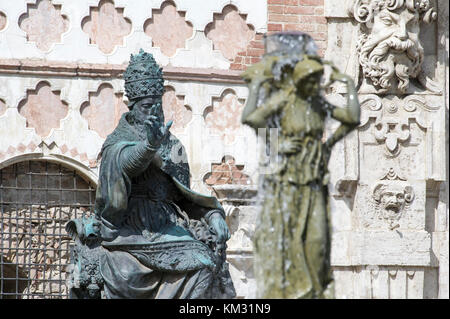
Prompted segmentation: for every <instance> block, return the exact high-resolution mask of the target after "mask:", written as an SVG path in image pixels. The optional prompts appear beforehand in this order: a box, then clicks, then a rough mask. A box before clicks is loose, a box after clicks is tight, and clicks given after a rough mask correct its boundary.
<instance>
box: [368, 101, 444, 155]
mask: <svg viewBox="0 0 450 319" xmlns="http://www.w3.org/2000/svg"><path fill="white" fill-rule="evenodd" d="M361 100H362V102H361V106H362V108H363V111H364V112H363V113H362V117H361V125H360V128H361V129H363V130H364V127H365V125H366V124H367V123H368V121H369V119H370V118H373V119H374V123H373V131H372V132H373V137H374V138H375V140H376V142H377V143H379V144H384V146H385V155H386V156H387V157H388V158H392V157H396V156H398V155H399V153H400V152H401V149H402V147H401V145H405V144H408V145H410V146H412V145H415V142H411V123H412V122H415V123H417V125H418V126H419V127H420V129H423V130H427V129H428V124H427V120H426V117H424V116H422V115H421V112H423V111H426V112H433V111H435V110H437V109H438V108H439V106H431V105H429V103H427V102H426V101H425V100H424V99H423V98H422V97H420V96H417V95H410V96H407V97H406V98H404V99H400V98H398V97H394V96H387V97H386V98H385V99H381V98H380V97H378V96H376V95H373V94H369V95H367V96H362V97H361Z"/></svg>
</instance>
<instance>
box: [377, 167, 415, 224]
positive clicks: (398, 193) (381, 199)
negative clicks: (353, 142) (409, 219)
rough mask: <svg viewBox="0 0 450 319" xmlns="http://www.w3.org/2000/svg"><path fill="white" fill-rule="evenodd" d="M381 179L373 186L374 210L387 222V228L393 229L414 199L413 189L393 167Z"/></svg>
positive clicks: (379, 217)
mask: <svg viewBox="0 0 450 319" xmlns="http://www.w3.org/2000/svg"><path fill="white" fill-rule="evenodd" d="M381 180H382V181H381V182H379V183H377V184H376V185H375V187H374V188H373V194H372V196H373V199H374V201H375V210H376V214H377V215H378V216H377V217H378V219H383V220H385V221H386V222H388V223H389V229H391V230H393V229H395V228H397V227H399V226H400V225H399V223H398V220H399V219H400V218H401V217H402V214H403V211H404V210H405V209H408V207H409V205H410V204H411V202H412V201H413V200H414V191H413V189H412V187H411V186H410V185H409V184H407V183H405V181H406V179H404V178H402V177H400V176H399V175H397V173H395V171H394V169H393V168H391V169H390V170H389V172H388V173H387V174H386V175H385V176H384V177H383V178H382V179H381Z"/></svg>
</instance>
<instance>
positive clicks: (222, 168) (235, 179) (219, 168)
mask: <svg viewBox="0 0 450 319" xmlns="http://www.w3.org/2000/svg"><path fill="white" fill-rule="evenodd" d="M243 170H244V165H236V161H235V159H234V157H233V156H228V155H226V156H224V157H223V158H222V162H221V163H216V164H212V165H211V173H208V174H206V176H205V177H204V178H203V181H204V182H205V183H206V184H207V185H208V186H212V185H224V184H237V185H248V184H250V183H251V181H250V178H249V176H248V175H246V174H244V173H243Z"/></svg>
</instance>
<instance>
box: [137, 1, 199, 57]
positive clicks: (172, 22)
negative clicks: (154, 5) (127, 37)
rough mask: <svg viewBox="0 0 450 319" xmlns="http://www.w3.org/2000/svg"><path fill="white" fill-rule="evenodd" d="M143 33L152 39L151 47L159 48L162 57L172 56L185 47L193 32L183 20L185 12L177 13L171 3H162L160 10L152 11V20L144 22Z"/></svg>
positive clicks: (188, 23) (189, 24)
mask: <svg viewBox="0 0 450 319" xmlns="http://www.w3.org/2000/svg"><path fill="white" fill-rule="evenodd" d="M168 26H170V27H168ZM144 32H145V33H146V34H147V35H148V36H149V37H151V38H152V41H153V46H155V47H159V48H161V51H162V53H163V54H164V55H166V56H173V55H174V54H175V53H176V51H177V49H178V48H184V47H185V43H186V40H187V39H189V38H190V37H192V34H193V32H194V31H193V27H192V24H191V23H190V22H188V21H186V20H185V12H182V11H177V8H176V6H175V4H174V3H173V2H172V1H164V2H163V3H162V5H161V9H159V10H153V12H152V18H151V19H148V20H147V21H145V23H144Z"/></svg>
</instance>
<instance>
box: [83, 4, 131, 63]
mask: <svg viewBox="0 0 450 319" xmlns="http://www.w3.org/2000/svg"><path fill="white" fill-rule="evenodd" d="M81 27H82V29H83V31H84V32H86V33H87V34H89V42H90V43H91V44H96V45H97V46H98V48H99V49H100V51H102V52H103V53H106V54H108V53H112V52H113V50H114V48H115V47H116V46H118V45H123V39H124V37H125V36H127V35H128V34H130V32H131V20H129V19H127V18H125V17H124V16H123V8H116V7H115V6H114V2H113V1H112V0H101V1H100V2H99V4H98V6H97V7H90V9H89V16H87V17H85V18H84V19H83V21H82V22H81Z"/></svg>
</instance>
